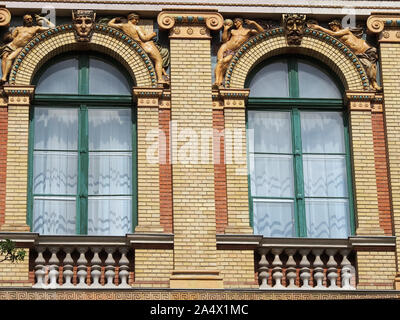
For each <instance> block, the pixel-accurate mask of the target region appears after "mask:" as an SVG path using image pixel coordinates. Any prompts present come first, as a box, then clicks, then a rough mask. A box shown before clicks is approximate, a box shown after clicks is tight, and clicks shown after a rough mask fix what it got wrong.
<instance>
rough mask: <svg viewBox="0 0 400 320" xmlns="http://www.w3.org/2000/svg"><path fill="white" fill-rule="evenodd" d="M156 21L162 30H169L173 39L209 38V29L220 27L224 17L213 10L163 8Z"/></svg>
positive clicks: (213, 29) (214, 29)
mask: <svg viewBox="0 0 400 320" xmlns="http://www.w3.org/2000/svg"><path fill="white" fill-rule="evenodd" d="M157 22H158V25H159V27H160V29H162V30H170V35H169V37H170V38H173V39H211V36H210V30H212V31H216V30H219V29H221V28H222V25H223V22H224V18H223V17H222V15H221V14H219V13H218V12H216V11H213V10H209V11H206V10H202V11H187V10H182V11H179V10H163V11H162V12H160V13H159V14H158V17H157Z"/></svg>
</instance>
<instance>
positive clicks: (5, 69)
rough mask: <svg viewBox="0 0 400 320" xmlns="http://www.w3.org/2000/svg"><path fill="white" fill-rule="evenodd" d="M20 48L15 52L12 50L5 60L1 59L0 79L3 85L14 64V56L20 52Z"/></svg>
mask: <svg viewBox="0 0 400 320" xmlns="http://www.w3.org/2000/svg"><path fill="white" fill-rule="evenodd" d="M21 50H22V48H18V49H16V50H14V51H13V52H11V53H10V54H8V55H7V56H6V57H5V58H3V60H2V63H1V66H2V70H1V72H2V74H3V75H2V78H1V82H2V83H4V82H6V81H7V77H8V74H9V73H10V70H11V67H12V64H13V62H14V59H15V57H16V56H18V54H19V53H20V52H21Z"/></svg>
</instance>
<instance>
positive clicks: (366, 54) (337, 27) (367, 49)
mask: <svg viewBox="0 0 400 320" xmlns="http://www.w3.org/2000/svg"><path fill="white" fill-rule="evenodd" d="M309 27H310V28H313V29H316V30H320V31H323V32H326V33H327V34H329V35H330V36H332V37H335V38H337V39H339V40H340V41H341V42H343V43H344V44H345V45H346V46H348V47H349V48H350V49H351V50H352V51H353V52H354V53H355V54H356V55H357V57H358V59H359V60H360V62H361V63H362V65H363V66H364V68H365V71H366V73H367V76H368V79H369V81H370V89H371V90H377V91H380V90H382V88H381V87H380V86H379V85H378V83H377V82H376V62H377V61H378V52H377V49H376V48H375V47H371V46H370V45H369V44H368V43H367V42H366V41H365V40H364V39H362V38H359V37H357V36H356V35H355V34H354V33H353V32H352V31H350V29H349V28H344V29H343V28H342V25H341V23H340V21H338V20H334V21H332V22H330V23H329V28H330V29H326V28H323V27H321V26H319V25H317V24H309Z"/></svg>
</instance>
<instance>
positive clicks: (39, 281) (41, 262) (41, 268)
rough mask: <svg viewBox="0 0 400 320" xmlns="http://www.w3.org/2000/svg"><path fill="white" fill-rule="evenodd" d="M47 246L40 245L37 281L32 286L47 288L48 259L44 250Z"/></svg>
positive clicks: (36, 270) (36, 268)
mask: <svg viewBox="0 0 400 320" xmlns="http://www.w3.org/2000/svg"><path fill="white" fill-rule="evenodd" d="M44 250H45V248H44V247H38V248H37V252H38V256H37V258H36V259H35V277H36V283H35V284H34V285H33V286H32V288H45V287H46V283H45V282H44V280H45V279H44V276H45V274H46V272H45V270H44V269H45V267H44V265H45V263H46V261H45V260H44V258H43V252H44Z"/></svg>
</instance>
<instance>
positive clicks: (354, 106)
mask: <svg viewBox="0 0 400 320" xmlns="http://www.w3.org/2000/svg"><path fill="white" fill-rule="evenodd" d="M375 99H376V93H375V92H365V91H346V96H345V101H346V104H348V105H349V110H350V111H371V109H372V105H371V103H372V102H373V101H375Z"/></svg>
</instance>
